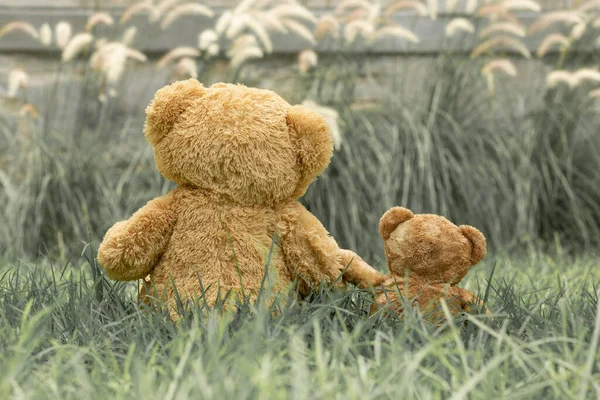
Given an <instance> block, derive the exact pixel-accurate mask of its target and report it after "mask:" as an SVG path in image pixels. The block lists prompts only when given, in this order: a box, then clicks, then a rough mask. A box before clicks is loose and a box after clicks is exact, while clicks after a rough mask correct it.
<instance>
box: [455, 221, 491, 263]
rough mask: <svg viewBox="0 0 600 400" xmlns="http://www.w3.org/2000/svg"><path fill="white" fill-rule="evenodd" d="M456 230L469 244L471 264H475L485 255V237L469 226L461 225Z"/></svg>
mask: <svg viewBox="0 0 600 400" xmlns="http://www.w3.org/2000/svg"><path fill="white" fill-rule="evenodd" d="M458 229H459V230H460V232H461V233H462V234H463V235H464V236H465V237H466V238H467V239H468V240H469V242H470V243H471V263H472V264H473V265H475V264H477V263H478V262H479V261H481V260H483V257H485V254H486V253H487V245H486V240H485V236H483V233H481V232H480V231H479V230H477V229H476V228H473V227H472V226H470V225H461V226H459V227H458Z"/></svg>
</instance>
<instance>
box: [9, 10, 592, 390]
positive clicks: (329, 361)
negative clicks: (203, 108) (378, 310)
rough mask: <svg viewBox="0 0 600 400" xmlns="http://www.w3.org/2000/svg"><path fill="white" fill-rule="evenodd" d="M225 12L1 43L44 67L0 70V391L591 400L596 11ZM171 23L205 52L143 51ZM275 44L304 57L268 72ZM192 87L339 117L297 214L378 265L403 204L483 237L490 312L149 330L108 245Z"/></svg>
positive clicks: (93, 21)
mask: <svg viewBox="0 0 600 400" xmlns="http://www.w3.org/2000/svg"><path fill="white" fill-rule="evenodd" d="M212 4H213V5H211V4H205V2H203V1H186V0H161V1H159V0H154V1H152V0H145V1H139V2H125V1H114V2H112V3H110V2H102V4H100V3H98V4H97V6H98V7H96V10H95V11H90V13H89V17H88V19H87V23H86V24H85V26H84V27H82V28H81V29H77V28H74V27H73V26H72V24H71V23H70V22H69V21H68V20H66V19H65V20H63V21H58V22H57V21H52V22H48V23H42V24H37V23H36V24H34V23H32V22H30V21H28V20H27V19H26V18H24V19H16V20H14V21H12V22H9V23H7V24H5V25H4V26H0V43H1V42H2V40H9V39H11V40H15V38H19V37H21V38H23V40H25V39H27V40H35V41H38V42H39V44H40V45H41V46H43V47H44V48H46V51H45V52H43V53H42V54H39V55H38V57H39V58H40V59H41V60H42V61H41V63H42V64H43V68H40V67H38V69H41V70H43V73H41V74H40V72H39V70H38V71H29V70H28V68H27V66H31V65H39V63H38V64H35V63H33V62H21V63H19V62H16V63H14V65H12V64H11V66H10V68H8V69H6V68H5V70H6V74H4V75H0V303H1V305H0V370H1V371H3V372H2V373H1V374H0V397H2V398H4V396H5V395H6V396H9V395H10V396H15V398H78V399H81V398H112V397H118V398H130V397H131V396H144V397H148V398H161V399H175V398H182V399H183V398H188V397H190V396H192V397H198V396H200V397H202V398H213V397H214V398H223V397H226V398H229V397H235V398H286V397H287V398H289V397H292V398H320V397H323V398H334V397H336V396H337V397H343V398H361V399H365V398H382V397H383V398H388V397H391V396H393V397H397V396H398V393H403V394H405V396H406V398H419V399H421V398H450V397H452V398H505V397H506V398H511V399H516V398H532V397H540V396H543V397H545V398H585V397H588V396H590V397H589V398H596V397H597V396H600V384H599V383H598V381H599V379H600V375H599V374H600V372H599V371H600V357H599V356H598V351H597V350H598V342H599V340H600V308H598V279H597V271H598V269H599V268H600V263H598V260H597V258H596V255H597V254H598V253H597V248H598V246H599V245H600V132H599V129H598V128H599V127H600V125H599V122H600V121H599V118H598V111H599V110H600V71H599V69H598V62H599V59H600V55H599V53H598V47H599V46H600V2H599V1H598V0H585V1H575V2H573V3H572V4H571V5H570V6H569V7H568V8H565V9H559V10H557V9H552V10H550V11H548V10H544V9H543V4H540V3H538V2H535V1H533V0H498V1H489V2H486V1H481V0H467V1H465V2H458V1H456V0H447V1H443V0H427V1H419V0H389V1H388V0H378V1H366V0H344V1H337V2H329V3H327V5H326V6H324V7H323V8H320V9H318V10H315V9H314V8H313V7H309V6H306V5H305V3H304V2H301V1H295V0H242V1H240V2H239V3H238V4H235V5H234V6H232V7H225V8H223V7H215V6H214V3H212ZM228 4H229V3H228ZM442 10H443V12H444V13H446V14H448V13H452V12H454V13H455V15H456V16H455V17H453V18H449V19H448V18H446V19H441V18H438V17H439V15H440V13H441V12H442ZM408 17H410V18H408ZM438 19H439V20H438ZM183 20H185V21H186V23H190V21H191V22H194V21H197V23H198V26H201V28H199V29H198V32H196V33H195V35H196V37H194V38H193V42H194V43H196V45H194V46H190V45H189V43H190V38H182V41H183V40H184V39H185V43H182V44H178V43H173V46H172V48H171V49H168V50H166V51H164V52H159V53H157V52H156V51H146V50H144V48H143V46H141V45H140V44H143V43H148V41H149V40H150V41H152V40H160V38H161V37H164V36H166V35H169V32H170V31H171V30H173V29H174V27H176V26H177V25H178V24H180V23H182V21H183ZM406 21H409V22H406ZM422 21H436V24H438V25H439V26H442V28H441V29H442V32H441V36H440V43H438V44H437V47H436V48H437V49H439V50H436V51H435V52H431V51H429V52H424V51H420V49H421V50H422V49H423V48H424V46H425V44H426V42H427V38H425V37H421V36H420V34H419V32H420V31H419V29H418V27H419V26H420V25H419V24H420V22H422ZM148 27H152V33H151V34H150V33H149V32H150V31H148V32H146V31H144V29H148ZM153 35H154V36H153ZM281 37H285V38H286V40H290V41H295V43H302V44H303V45H302V48H301V49H300V50H299V51H298V52H297V53H293V54H290V53H289V52H288V53H286V54H281V53H278V52H277V51H276V50H277V40H279V39H281ZM457 42H458V43H462V44H463V46H459V47H460V49H457V48H456V46H455V45H456V43H457ZM382 43H393V44H395V45H396V47H395V48H397V49H403V50H400V51H394V52H393V53H385V52H382V51H375V49H377V48H378V46H382ZM465 49H468V50H465ZM0 56H3V55H2V54H0ZM6 59H7V58H6ZM36 72H37V73H36ZM39 75H43V78H40V77H39ZM189 77H194V78H197V79H199V80H200V81H202V82H203V83H204V84H205V85H210V84H212V83H214V82H217V81H227V82H239V83H244V84H247V85H250V86H259V87H264V88H268V89H273V90H275V91H277V92H278V93H280V94H281V95H282V96H283V97H284V98H286V99H287V100H288V101H289V102H290V103H302V104H304V105H305V106H307V107H310V108H313V109H315V110H316V111H317V112H319V113H321V114H322V115H323V116H324V117H325V118H326V119H327V121H328V124H329V126H330V128H331V132H332V136H333V139H334V143H335V152H334V157H333V159H332V163H331V165H330V167H329V168H328V170H327V171H326V172H325V173H324V175H323V176H322V177H320V178H319V179H318V180H317V181H316V182H315V183H313V185H312V186H311V188H310V189H309V191H308V193H307V194H306V195H305V196H304V198H303V199H302V202H303V203H304V204H305V205H306V206H307V207H308V209H309V210H310V211H311V212H313V213H314V214H315V215H316V216H317V217H318V218H319V219H320V220H321V221H322V222H323V223H324V225H325V226H326V227H327V228H328V229H329V231H330V232H331V234H332V235H333V236H334V237H335V238H336V240H337V241H338V242H339V243H340V245H341V246H342V247H346V248H350V249H353V250H355V251H356V252H357V253H358V254H360V255H361V256H363V257H364V258H365V259H366V260H367V261H369V262H371V263H372V264H373V265H374V266H375V267H377V268H379V269H381V270H382V271H386V266H385V259H384V256H383V245H382V241H381V239H380V237H379V235H378V231H377V224H378V221H379V218H380V216H381V215H382V214H383V213H384V212H385V211H386V210H387V209H388V208H389V207H391V206H394V205H401V206H404V207H408V208H411V209H412V210H413V211H415V212H432V213H440V214H443V215H445V216H447V217H448V218H450V219H451V220H452V221H454V222H456V223H457V224H470V225H474V226H476V227H477V228H479V229H480V230H481V231H482V232H484V234H485V235H486V237H487V238H488V249H489V252H490V254H489V255H488V257H487V259H486V261H485V262H484V263H483V265H482V266H478V267H477V268H476V270H474V271H472V272H471V274H470V276H469V277H468V278H467V280H466V281H465V282H463V286H465V287H467V288H469V289H471V290H473V291H475V292H478V293H479V294H480V295H482V296H483V295H484V294H485V299H486V301H488V302H489V305H490V307H491V309H492V310H493V312H494V318H493V319H489V318H476V317H468V320H469V321H468V322H469V323H468V324H467V328H464V324H463V322H464V321H463V320H459V321H455V320H453V319H452V318H447V320H446V321H445V322H444V324H443V326H439V325H431V324H429V323H427V322H426V321H424V320H423V319H422V318H421V316H420V315H419V314H418V312H415V313H410V315H408V314H407V316H406V318H405V319H404V320H403V321H399V320H397V319H395V318H393V317H385V316H383V315H377V316H374V317H368V315H367V312H366V311H365V310H368V302H369V300H368V296H367V295H365V294H364V293H362V292H361V291H358V290H354V291H352V290H351V291H348V292H345V293H333V292H329V291H327V290H320V291H317V293H315V295H314V296H313V298H311V299H310V300H309V301H307V302H304V303H301V304H298V303H295V302H285V301H283V300H282V302H281V303H280V302H276V303H275V304H273V305H270V306H260V307H259V306H257V307H254V306H248V307H243V308H241V312H240V313H239V314H237V315H235V316H231V315H230V316H229V317H231V318H229V319H228V317H226V318H219V317H218V316H217V314H216V313H213V312H210V311H209V310H204V309H203V308H202V306H201V305H198V307H199V308H201V309H202V310H196V311H198V312H196V313H194V314H193V315H195V318H192V316H191V314H190V315H188V314H186V318H185V319H184V322H182V323H181V324H180V325H179V326H176V325H174V324H172V323H171V322H169V321H168V320H167V319H166V318H165V313H156V314H152V315H147V314H144V313H140V312H139V310H137V308H136V305H135V294H134V292H135V285H134V284H114V283H112V282H108V281H107V280H106V279H105V278H104V277H103V276H102V273H101V270H100V268H99V266H98V265H97V264H96V262H95V260H94V258H95V249H96V247H97V245H98V243H99V242H100V240H101V238H102V235H103V234H104V232H105V231H106V230H107V229H108V228H109V227H110V226H111V225H112V224H113V223H114V222H116V221H117V220H121V219H125V218H128V217H129V216H130V215H131V213H133V212H134V211H135V210H137V209H138V208H139V207H140V206H142V205H144V204H145V202H146V201H148V200H150V199H152V198H154V197H155V196H158V195H162V194H164V193H166V192H168V191H169V190H171V189H172V188H173V187H174V186H173V184H172V183H171V182H169V181H166V180H165V179H164V178H162V177H161V176H160V174H159V173H158V172H157V171H156V168H155V166H154V161H153V157H152V151H151V148H150V146H149V145H148V144H147V143H146V142H145V140H144V137H143V134H142V126H143V121H144V115H143V110H144V108H145V106H146V104H147V103H148V102H149V101H150V100H151V98H152V96H153V94H154V92H155V91H156V90H157V89H159V88H160V87H161V86H163V85H165V84H167V83H170V82H173V81H175V80H178V79H185V78H189ZM42 79H43V84H42V83H41V80H42ZM90 271H91V272H90ZM490 277H491V278H490ZM594 396H596V397H594Z"/></svg>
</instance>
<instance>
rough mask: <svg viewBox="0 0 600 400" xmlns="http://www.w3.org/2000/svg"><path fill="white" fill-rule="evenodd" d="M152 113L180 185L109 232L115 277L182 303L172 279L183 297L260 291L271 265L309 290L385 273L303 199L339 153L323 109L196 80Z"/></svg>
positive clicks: (162, 151) (284, 281)
mask: <svg viewBox="0 0 600 400" xmlns="http://www.w3.org/2000/svg"><path fill="white" fill-rule="evenodd" d="M146 114H147V118H146V124H145V129H144V132H145V136H146V138H147V140H148V141H149V142H150V144H151V145H152V146H153V149H154V158H155V161H156V166H157V168H158V169H159V171H160V172H161V173H162V175H163V176H165V177H166V178H168V179H170V180H172V181H174V182H176V183H177V184H178V187H177V188H176V189H174V190H173V191H171V192H170V193H168V194H167V195H165V196H162V197H158V198H155V199H154V200H151V201H150V202H148V204H147V205H145V206H144V207H142V208H141V209H140V210H138V211H137V212H136V213H134V214H133V216H132V217H131V218H129V219H128V220H126V221H121V222H118V223H116V224H115V225H114V226H113V227H112V228H110V230H109V231H108V232H107V233H106V236H105V237H104V240H103V242H102V243H101V245H100V248H99V252H98V260H99V262H100V264H101V265H102V267H103V268H104V270H105V271H106V274H107V275H108V277H109V278H111V279H116V280H124V281H128V280H138V279H145V282H143V283H145V284H143V285H142V287H141V289H140V296H141V298H142V300H148V296H152V297H157V298H160V299H161V300H163V301H165V300H166V301H168V302H170V304H173V303H174V300H175V299H174V297H175V293H174V288H173V285H172V283H174V284H175V286H176V288H177V292H178V294H179V296H180V297H181V298H182V299H183V300H186V299H189V298H192V297H195V296H200V294H201V293H203V292H204V295H203V296H204V297H203V299H204V300H205V301H207V302H208V303H209V304H214V302H215V300H216V299H217V298H218V296H223V297H224V295H225V293H227V292H229V291H231V293H234V295H235V294H236V293H237V294H239V293H241V292H242V291H243V292H244V293H245V294H246V295H250V296H251V298H254V297H256V295H257V292H258V291H259V289H260V287H261V285H264V282H263V276H264V275H265V265H266V264H267V263H268V264H269V265H270V267H269V270H270V272H271V274H270V275H269V276H268V277H267V278H268V279H269V281H270V282H272V283H273V286H274V289H275V290H283V289H284V288H289V287H291V286H292V285H290V284H291V283H292V282H296V283H297V286H296V288H297V290H298V292H299V293H300V294H301V295H306V294H307V293H308V292H309V291H310V288H311V287H315V286H318V285H319V284H320V283H321V282H324V283H326V284H332V283H334V282H336V280H338V279H339V277H340V275H341V274H342V272H343V271H344V270H345V272H344V274H343V276H344V278H345V279H344V282H351V283H354V284H357V285H359V286H369V285H376V284H379V283H381V282H382V281H383V276H382V275H381V274H379V273H378V272H377V271H376V270H374V269H373V268H371V267H370V266H369V265H368V264H366V263H365V262H364V261H363V260H362V259H360V257H358V256H356V254H354V253H353V252H351V251H348V250H342V249H340V248H339V247H338V245H337V243H336V242H335V240H334V239H333V238H332V237H331V236H330V235H329V234H328V232H327V231H326V230H325V228H324V227H323V225H322V224H321V223H320V222H319V220H318V219H317V218H315V217H314V216H313V215H312V214H311V213H310V212H308V211H307V210H306V209H305V208H304V207H303V206H302V205H301V204H300V203H299V202H298V201H297V199H298V198H299V197H301V196H302V195H303V194H304V193H305V191H306V190H307V188H308V186H309V184H310V183H311V182H312V181H313V180H314V179H315V178H316V177H317V176H318V175H319V174H320V173H321V172H322V171H323V170H324V169H325V168H326V167H327V165H328V164H329V161H330V158H331V156H332V139H331V137H330V134H329V131H328V129H327V125H326V123H325V121H324V119H323V118H322V117H321V116H319V115H318V114H316V113H314V112H312V111H309V110H307V109H305V108H303V107H302V106H291V105H290V104H288V103H287V102H286V101H285V100H283V99H282V98H281V97H280V96H278V95H277V94H275V93H274V92H271V91H268V90H260V89H254V88H248V87H245V86H242V85H232V84H225V83H217V84H214V85H212V86H211V87H210V88H205V87H204V86H203V85H202V84H201V83H200V82H198V81H196V80H194V79H190V80H186V81H180V82H176V83H174V84H171V85H169V86H166V87H164V88H162V89H160V90H159V91H158V92H157V93H156V95H155V97H154V99H153V101H152V103H151V104H150V105H149V106H148V108H147V109H146ZM268 260H269V261H270V262H267V261H268ZM351 261H352V262H351ZM148 287H153V288H155V291H154V290H153V291H152V292H150V293H149V292H148V291H147V290H146V289H147V288H148ZM171 310H172V311H171V313H172V315H174V314H173V313H174V312H173V309H171Z"/></svg>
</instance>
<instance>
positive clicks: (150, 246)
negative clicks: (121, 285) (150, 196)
mask: <svg viewBox="0 0 600 400" xmlns="http://www.w3.org/2000/svg"><path fill="white" fill-rule="evenodd" d="M172 203H173V197H172V196H169V195H167V196H164V197H159V198H156V199H154V200H151V201H149V202H148V203H147V204H146V205H145V206H144V207H142V208H141V209H139V210H138V211H136V212H135V213H134V214H133V215H132V216H131V218H129V219H128V220H126V221H120V222H117V223H116V224H114V225H113V226H112V227H111V228H110V229H109V230H108V232H106V235H105V236H104V240H103V241H102V243H101V244H100V248H99V249H98V261H99V263H100V265H101V266H102V268H103V269H104V271H105V272H106V274H107V275H108V277H109V278H110V279H115V280H122V281H129V280H136V279H143V278H144V277H146V276H147V275H148V274H149V273H150V272H152V269H153V268H154V266H155V265H156V263H157V262H158V260H159V259H160V257H161V255H162V254H163V252H164V250H165V248H166V246H167V243H168V242H169V239H170V237H171V234H172V232H173V227H174V225H175V221H176V214H175V212H174V210H173V204H172Z"/></svg>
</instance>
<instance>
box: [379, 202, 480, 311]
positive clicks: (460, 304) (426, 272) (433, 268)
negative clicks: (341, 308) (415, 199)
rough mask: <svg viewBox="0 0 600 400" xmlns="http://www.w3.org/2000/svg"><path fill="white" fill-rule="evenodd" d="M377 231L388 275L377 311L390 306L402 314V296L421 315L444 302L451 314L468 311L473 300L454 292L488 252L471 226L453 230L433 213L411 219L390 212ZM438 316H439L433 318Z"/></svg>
mask: <svg viewBox="0 0 600 400" xmlns="http://www.w3.org/2000/svg"><path fill="white" fill-rule="evenodd" d="M379 231H380V234H381V237H382V238H383V240H384V245H385V253H386V257H387V261H388V269H389V271H390V275H389V278H388V279H387V280H386V281H385V282H384V283H383V287H384V288H387V290H383V291H382V292H381V293H379V294H378V296H377V297H376V299H375V307H374V309H377V308H378V307H377V305H382V304H385V303H387V302H388V301H390V302H391V303H395V305H394V307H395V309H396V310H397V311H400V312H401V309H402V307H401V305H400V301H399V299H400V295H399V293H398V291H401V292H402V293H403V294H404V296H405V297H406V298H407V299H414V301H415V302H416V304H418V305H419V307H420V308H421V310H422V311H426V310H429V311H431V310H432V309H434V308H437V307H438V306H439V299H440V298H445V299H446V300H447V301H448V304H449V306H450V309H451V311H453V312H456V311H458V310H468V309H469V304H471V303H472V302H473V301H474V298H475V296H474V295H473V294H472V293H471V292H469V291H467V290H465V289H461V288H458V287H456V286H455V285H457V284H458V283H459V282H460V281H461V280H462V279H463V278H464V276H465V275H466V274H467V272H468V271H469V270H470V269H471V267H472V266H473V265H475V264H477V263H478V262H479V261H480V260H481V259H483V257H484V256H485V253H486V242H485V237H484V236H483V234H481V232H479V231H478V230H477V229H475V228H473V227H472V226H468V225H461V226H456V225H454V224H453V223H452V222H450V221H448V220H447V219H446V218H444V217H442V216H439V215H434V214H417V215H415V214H413V213H412V212H411V211H410V210H408V209H406V208H403V207H393V208H392V209H390V210H388V211H387V212H386V213H385V214H384V215H383V216H382V218H381V220H380V223H379ZM436 315H438V314H436Z"/></svg>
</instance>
